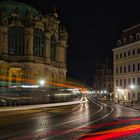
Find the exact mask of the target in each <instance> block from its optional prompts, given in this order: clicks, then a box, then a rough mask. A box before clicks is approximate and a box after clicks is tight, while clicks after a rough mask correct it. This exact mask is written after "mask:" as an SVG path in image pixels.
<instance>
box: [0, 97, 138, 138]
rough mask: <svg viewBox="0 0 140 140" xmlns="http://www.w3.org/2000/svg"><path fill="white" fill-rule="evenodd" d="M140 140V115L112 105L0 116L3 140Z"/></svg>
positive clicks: (94, 104) (92, 104)
mask: <svg viewBox="0 0 140 140" xmlns="http://www.w3.org/2000/svg"><path fill="white" fill-rule="evenodd" d="M76 139H80V140H88V139H89V140H90V139H94V140H96V139H97V140H105V139H112V140H118V139H119V140H123V139H125V140H127V139H132V140H133V139H134V140H136V139H137V140H140V112H139V111H137V110H134V109H131V108H128V107H125V106H121V105H118V104H112V103H108V104H106V103H100V102H97V101H96V100H94V99H91V98H88V102H87V103H84V104H78V105H73V106H63V107H55V108H43V109H34V110H24V111H12V112H4V113H2V112H1V113H0V140H76Z"/></svg>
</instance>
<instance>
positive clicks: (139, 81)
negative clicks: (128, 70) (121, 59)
mask: <svg viewBox="0 0 140 140" xmlns="http://www.w3.org/2000/svg"><path fill="white" fill-rule="evenodd" d="M138 85H140V77H138Z"/></svg>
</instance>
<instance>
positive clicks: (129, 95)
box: [128, 92, 130, 100]
mask: <svg viewBox="0 0 140 140" xmlns="http://www.w3.org/2000/svg"><path fill="white" fill-rule="evenodd" d="M128 100H130V93H129V92H128Z"/></svg>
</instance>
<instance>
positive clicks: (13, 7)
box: [0, 0, 39, 17]
mask: <svg viewBox="0 0 140 140" xmlns="http://www.w3.org/2000/svg"><path fill="white" fill-rule="evenodd" d="M0 9H4V10H5V13H6V15H7V16H10V15H11V13H13V12H16V11H17V12H18V14H19V16H22V17H25V16H26V13H27V11H31V12H32V15H33V16H37V15H39V11H37V10H36V9H35V8H34V7H32V6H30V5H27V4H25V3H22V2H16V1H12V0H7V1H3V2H0Z"/></svg>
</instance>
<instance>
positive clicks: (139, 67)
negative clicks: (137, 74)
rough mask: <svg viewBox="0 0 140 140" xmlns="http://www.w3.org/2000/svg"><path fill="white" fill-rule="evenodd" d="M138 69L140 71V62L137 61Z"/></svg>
mask: <svg viewBox="0 0 140 140" xmlns="http://www.w3.org/2000/svg"><path fill="white" fill-rule="evenodd" d="M138 71H140V63H138Z"/></svg>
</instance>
